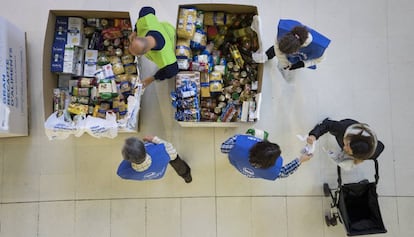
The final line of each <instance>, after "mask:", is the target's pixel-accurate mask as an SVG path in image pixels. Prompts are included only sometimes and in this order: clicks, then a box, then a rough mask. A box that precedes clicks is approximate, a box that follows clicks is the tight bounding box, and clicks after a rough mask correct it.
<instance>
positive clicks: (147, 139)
mask: <svg viewBox="0 0 414 237" xmlns="http://www.w3.org/2000/svg"><path fill="white" fill-rule="evenodd" d="M154 137H155V136H153V135H146V136H145V137H144V138H143V139H142V140H144V141H145V142H152V140H153V139H154Z"/></svg>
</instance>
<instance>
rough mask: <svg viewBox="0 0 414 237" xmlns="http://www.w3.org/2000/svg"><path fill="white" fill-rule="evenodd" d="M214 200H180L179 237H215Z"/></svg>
mask: <svg viewBox="0 0 414 237" xmlns="http://www.w3.org/2000/svg"><path fill="white" fill-rule="evenodd" d="M216 221H217V220H216V199H215V198H214V197H211V198H183V199H181V228H182V231H181V236H182V237H191V236H194V235H197V236H199V237H212V236H216V223H217V222H216Z"/></svg>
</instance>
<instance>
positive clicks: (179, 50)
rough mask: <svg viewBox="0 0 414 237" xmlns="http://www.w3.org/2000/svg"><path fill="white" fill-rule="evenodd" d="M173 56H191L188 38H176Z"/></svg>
mask: <svg viewBox="0 0 414 237" xmlns="http://www.w3.org/2000/svg"><path fill="white" fill-rule="evenodd" d="M175 56H177V58H191V49H190V40H189V39H178V40H177V45H176V46H175Z"/></svg>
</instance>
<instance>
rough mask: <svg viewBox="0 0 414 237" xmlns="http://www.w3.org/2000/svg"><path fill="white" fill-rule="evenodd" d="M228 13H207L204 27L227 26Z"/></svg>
mask: <svg viewBox="0 0 414 237" xmlns="http://www.w3.org/2000/svg"><path fill="white" fill-rule="evenodd" d="M227 23H228V22H227V13H225V12H205V13H204V25H210V26H212V25H226V24H227Z"/></svg>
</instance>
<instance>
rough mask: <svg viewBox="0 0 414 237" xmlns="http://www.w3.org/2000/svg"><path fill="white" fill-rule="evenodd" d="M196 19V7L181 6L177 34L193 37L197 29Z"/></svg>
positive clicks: (180, 36) (182, 36) (187, 37)
mask: <svg viewBox="0 0 414 237" xmlns="http://www.w3.org/2000/svg"><path fill="white" fill-rule="evenodd" d="M196 20H197V10H196V9H194V8H180V10H179V14H178V22H177V36H178V37H179V38H183V39H192V38H193V36H194V32H195V29H196V24H195V23H196Z"/></svg>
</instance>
